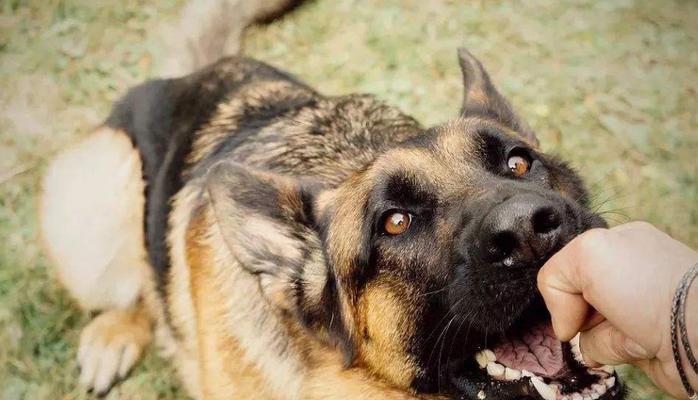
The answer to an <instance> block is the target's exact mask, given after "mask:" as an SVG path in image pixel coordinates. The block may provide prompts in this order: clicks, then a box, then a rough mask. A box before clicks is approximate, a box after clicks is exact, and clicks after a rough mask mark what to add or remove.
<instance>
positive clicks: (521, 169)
mask: <svg viewBox="0 0 698 400" xmlns="http://www.w3.org/2000/svg"><path fill="white" fill-rule="evenodd" d="M507 167H509V170H510V171H511V173H512V174H514V175H515V176H517V177H521V176H524V175H526V173H527V172H528V170H529V169H531V161H530V160H529V159H528V158H526V157H525V156H524V155H523V154H509V158H508V159H507Z"/></svg>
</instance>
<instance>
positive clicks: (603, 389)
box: [591, 383, 606, 395]
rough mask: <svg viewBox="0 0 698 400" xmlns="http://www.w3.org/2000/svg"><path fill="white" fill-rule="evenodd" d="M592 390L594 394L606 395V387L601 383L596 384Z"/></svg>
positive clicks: (592, 386)
mask: <svg viewBox="0 0 698 400" xmlns="http://www.w3.org/2000/svg"><path fill="white" fill-rule="evenodd" d="M591 390H593V391H594V393H598V394H599V395H602V394H604V393H606V386H604V385H602V384H600V383H595V384H593V385H591Z"/></svg>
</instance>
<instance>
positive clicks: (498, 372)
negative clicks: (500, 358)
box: [487, 362, 505, 376]
mask: <svg viewBox="0 0 698 400" xmlns="http://www.w3.org/2000/svg"><path fill="white" fill-rule="evenodd" d="M504 368H505V367H504V366H503V365H502V364H497V363H496V362H490V363H487V373H488V374H489V375H492V376H504Z"/></svg>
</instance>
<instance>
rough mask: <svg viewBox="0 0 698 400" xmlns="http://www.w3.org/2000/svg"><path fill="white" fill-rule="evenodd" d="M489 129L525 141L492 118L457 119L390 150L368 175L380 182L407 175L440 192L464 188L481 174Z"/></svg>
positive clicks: (375, 181) (380, 158) (378, 160)
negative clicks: (486, 132)
mask: <svg viewBox="0 0 698 400" xmlns="http://www.w3.org/2000/svg"><path fill="white" fill-rule="evenodd" d="M485 131H488V132H495V131H496V132H499V133H501V134H503V135H506V136H510V137H512V138H516V139H518V140H521V136H520V135H518V134H517V133H516V132H515V131H513V130H511V129H510V128H507V127H506V126H503V125H501V124H498V123H497V122H495V121H492V120H488V119H482V118H467V119H457V120H454V121H451V122H448V123H445V124H443V125H439V126H437V127H435V128H432V129H430V130H428V131H427V132H425V133H424V134H423V136H421V137H419V138H417V139H416V140H412V141H410V142H407V143H405V144H404V145H402V146H398V147H395V148H393V149H391V150H389V151H387V152H386V153H385V154H383V155H382V156H381V157H379V158H378V159H377V160H376V161H375V162H374V164H373V166H372V168H371V169H370V170H369V171H367V172H368V178H369V179H370V180H371V181H373V182H374V183H378V182H381V181H383V180H386V179H387V178H389V177H392V176H396V175H403V176H408V177H410V178H411V179H412V180H413V181H414V182H417V183H423V184H425V185H427V186H429V187H433V188H434V189H435V190H438V191H439V192H440V193H444V194H445V193H448V192H450V191H452V190H461V189H462V188H463V186H464V185H465V186H470V185H472V184H474V183H475V181H477V178H478V177H481V171H482V167H483V152H484V151H485V149H484V148H483V143H482V137H481V133H482V132H485Z"/></svg>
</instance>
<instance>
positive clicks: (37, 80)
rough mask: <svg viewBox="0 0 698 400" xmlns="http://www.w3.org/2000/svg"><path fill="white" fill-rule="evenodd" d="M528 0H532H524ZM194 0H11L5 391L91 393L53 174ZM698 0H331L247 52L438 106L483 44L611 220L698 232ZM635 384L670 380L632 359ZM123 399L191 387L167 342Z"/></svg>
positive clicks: (636, 390)
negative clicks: (84, 377) (60, 153)
mask: <svg viewBox="0 0 698 400" xmlns="http://www.w3.org/2000/svg"><path fill="white" fill-rule="evenodd" d="M522 3H523V4H522ZM180 5H181V0H164V1H159V2H146V1H136V0H122V1H120V2H116V3H108V2H94V1H88V0H25V1H20V0H2V1H0V399H3V400H13V399H73V398H74V399H84V398H90V396H89V395H86V394H84V393H82V391H81V390H80V389H79V388H77V387H76V380H77V366H76V362H75V361H74V358H75V349H76V342H77V337H78V333H79V329H80V327H81V326H82V325H83V324H84V323H85V322H86V320H87V317H86V316H84V315H81V313H80V312H79V311H78V309H77V308H76V306H75V305H74V304H73V303H72V302H71V301H70V300H69V298H68V297H67V296H66V293H65V292H64V291H63V290H62V289H60V288H59V287H58V286H57V285H56V283H55V282H54V280H53V279H52V278H51V274H50V270H48V269H47V262H46V259H45V258H44V257H43V255H42V254H41V251H40V249H39V246H38V244H37V238H36V233H37V228H36V207H35V200H36V194H37V191H38V182H39V177H40V176H41V173H42V170H43V168H44V166H45V164H46V161H47V159H48V158H49V157H50V156H51V155H52V154H53V153H55V151H56V150H57V149H60V148H62V147H63V146H65V145H66V144H68V143H70V142H71V141H73V140H75V138H77V137H79V136H81V135H83V134H85V133H86V132H87V131H89V129H90V128H91V127H93V126H94V125H95V124H97V123H99V122H100V120H101V119H102V118H104V117H105V116H106V114H107V112H108V110H109V107H110V104H111V102H112V101H114V100H115V99H117V98H118V97H119V96H120V95H121V94H123V93H124V91H125V90H126V89H127V88H128V87H129V86H132V85H134V84H136V83H138V82H140V81H142V80H144V79H146V78H148V77H150V76H151V75H152V73H153V70H154V65H157V62H158V60H159V59H160V58H159V57H161V56H162V47H161V43H162V42H161V40H160V39H159V38H158V37H157V35H154V34H153V32H156V31H157V28H158V27H159V26H160V25H161V24H166V23H168V21H171V19H172V17H173V16H174V15H176V12H177V10H178V7H179V6H180ZM696 26H698V3H696V2H692V1H678V0H676V1H661V2H659V1H655V2H647V1H642V0H637V1H632V0H622V1H613V2H603V1H588V0H577V1H565V2H558V1H554V0H531V1H527V2H508V1H486V2H485V1H469V2H463V1H456V0H453V1H439V2H423V1H418V0H384V1H376V2H371V3H370V4H369V2H359V1H351V0H338V1H329V0H316V1H313V2H311V3H309V4H306V5H304V6H303V7H301V8H300V9H298V10H297V11H296V12H294V13H293V14H291V15H289V16H288V17H286V18H284V19H283V20H281V21H277V22H275V23H273V24H271V25H268V26H264V27H258V28H254V29H252V30H251V31H250V32H249V33H248V35H247V38H246V45H245V48H246V51H247V53H249V54H251V55H253V56H255V57H257V58H259V59H262V60H264V61H267V62H270V63H272V64H275V65H277V66H281V67H283V68H285V69H288V70H290V71H293V72H295V73H296V74H297V75H299V76H300V77H301V78H302V79H304V80H306V81H307V82H309V83H310V84H312V85H313V86H315V87H317V88H319V89H320V90H321V91H322V92H324V93H327V94H340V93H345V92H351V91H360V92H370V93H375V94H376V95H378V96H379V97H381V98H383V99H385V100H387V101H388V102H390V103H392V104H395V105H397V106H400V107H401V108H402V109H404V110H405V111H407V112H410V113H412V114H413V115H415V116H416V117H418V118H419V119H420V120H421V121H423V122H424V123H425V124H433V123H437V122H440V121H444V120H446V119H448V118H450V117H453V116H455V115H456V113H457V110H458V107H459V103H460V96H461V95H460V93H461V92H460V90H461V87H460V74H459V71H458V68H457V63H456V58H455V49H456V48H457V47H458V46H463V45H465V46H467V47H469V48H470V49H471V50H472V51H473V52H474V53H475V54H476V55H478V57H479V58H481V60H482V61H483V62H484V63H485V65H486V66H487V67H488V69H489V70H490V72H491V74H492V76H493V79H494V81H495V82H497V84H498V85H499V87H500V88H501V90H502V91H503V92H504V93H505V95H507V96H508V97H509V98H510V99H511V100H512V102H513V103H514V104H515V105H516V106H518V107H517V108H518V110H519V111H520V113H521V114H522V115H523V116H525V117H526V118H527V119H528V121H529V122H530V124H531V125H532V126H533V127H534V128H535V129H536V130H537V132H538V134H539V137H540V139H541V143H542V145H543V148H544V149H546V150H548V151H551V152H554V153H558V154H560V155H562V156H563V157H564V158H566V159H567V160H569V161H571V162H572V164H573V165H575V166H576V167H577V168H578V169H579V170H580V171H581V173H582V175H583V176H584V177H585V178H586V180H587V182H588V183H589V184H590V186H591V188H592V191H593V193H594V194H595V204H596V205H597V206H598V207H599V208H600V210H602V211H603V212H604V213H605V216H606V217H607V218H608V220H609V221H610V222H611V223H612V224H616V223H622V222H625V221H629V220H634V219H643V220H648V221H650V222H652V223H654V224H656V225H657V226H659V227H660V228H662V229H664V230H666V231H667V232H669V233H670V234H671V235H673V236H674V237H676V238H678V239H680V240H683V241H685V242H686V243H688V244H689V245H691V246H692V247H694V248H698V162H697V161H696V157H697V156H698V113H697V112H696V110H698V51H697V50H698V30H697V29H696ZM624 374H626V375H627V376H628V380H629V381H630V386H631V389H632V397H634V398H638V399H654V398H656V399H659V398H662V395H661V394H660V393H659V392H658V391H657V390H656V389H654V388H653V387H652V386H651V385H650V384H648V382H647V380H646V379H645V378H643V377H642V375H641V374H639V373H638V372H637V371H635V370H633V369H626V370H624ZM108 398H109V399H116V398H123V399H156V398H185V396H184V394H183V393H182V391H181V390H180V389H178V385H177V382H176V379H175V378H174V375H173V371H172V369H171V368H170V367H169V366H168V364H167V363H166V362H164V361H163V360H161V359H159V358H158V357H157V356H156V355H155V354H154V352H153V351H151V352H150V353H149V354H148V355H147V356H146V359H145V362H143V363H141V364H140V365H139V367H138V368H137V369H136V371H134V373H133V374H132V375H131V377H130V378H129V379H128V380H127V381H126V382H124V383H123V384H122V385H120V386H119V387H118V388H117V389H116V390H114V391H112V393H111V394H110V395H109V396H108Z"/></svg>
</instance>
